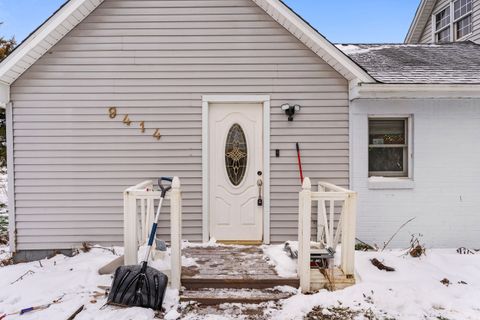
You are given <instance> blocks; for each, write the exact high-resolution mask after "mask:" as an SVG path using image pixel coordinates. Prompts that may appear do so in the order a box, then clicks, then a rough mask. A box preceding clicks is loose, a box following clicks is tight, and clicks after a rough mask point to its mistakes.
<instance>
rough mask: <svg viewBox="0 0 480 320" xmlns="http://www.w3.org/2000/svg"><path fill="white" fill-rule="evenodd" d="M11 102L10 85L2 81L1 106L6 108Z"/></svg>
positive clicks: (0, 84) (0, 86) (0, 83)
mask: <svg viewBox="0 0 480 320" xmlns="http://www.w3.org/2000/svg"><path fill="white" fill-rule="evenodd" d="M9 102H10V85H9V84H7V83H5V82H1V81H0V106H1V107H3V108H5V106H6V105H7V103H9Z"/></svg>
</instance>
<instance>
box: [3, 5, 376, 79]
mask: <svg viewBox="0 0 480 320" xmlns="http://www.w3.org/2000/svg"><path fill="white" fill-rule="evenodd" d="M103 1H104V0H70V1H69V2H67V3H66V4H65V5H64V6H63V7H62V8H61V9H60V10H58V11H57V12H56V13H55V14H54V15H53V16H52V17H50V18H49V19H48V20H47V21H46V22H45V23H44V24H43V25H42V26H40V27H39V28H38V29H37V30H36V31H35V32H33V33H32V34H31V35H30V36H29V37H28V38H27V39H26V40H25V41H24V42H22V44H21V45H20V46H19V47H18V48H17V49H16V50H15V51H14V52H13V53H12V54H11V55H10V56H9V57H8V58H7V59H5V60H4V61H2V63H0V81H3V82H5V83H7V84H12V83H13V82H15V80H16V79H18V78H19V77H20V76H21V75H22V74H23V73H24V72H25V71H26V70H28V68H30V67H31V66H32V65H33V64H34V63H35V62H36V61H38V60H39V59H40V58H41V57H42V56H43V55H44V54H45V53H46V52H48V51H49V50H50V49H51V48H52V47H53V46H54V45H55V44H57V43H58V41H60V40H61V39H62V38H63V37H64V36H65V35H66V34H67V33H68V32H70V31H71V30H72V29H73V28H75V27H76V26H77V25H78V24H79V23H80V22H81V21H83V19H84V18H85V17H87V16H88V15H89V14H90V13H91V12H92V11H93V10H95V9H96V8H97V7H98V6H99V5H100V4H101V3H102V2H103ZM253 1H254V2H255V3H256V4H257V5H259V6H260V7H261V8H262V9H263V10H264V11H265V12H266V13H267V14H269V15H270V16H271V17H272V18H273V19H275V20H276V21H277V22H278V23H280V24H281V25H282V26H284V27H285V28H286V29H287V30H288V31H290V32H291V33H292V34H293V35H294V36H295V37H296V38H297V39H298V40H299V41H301V42H302V43H304V44H305V45H306V46H307V47H309V48H310V49H311V50H312V51H313V52H314V53H316V54H317V55H318V56H320V57H321V58H322V59H323V60H324V61H325V62H327V63H328V64H329V65H330V66H331V67H332V68H334V69H335V70H337V71H338V72H339V73H340V74H342V75H343V76H344V77H345V78H346V79H347V80H349V81H359V82H366V83H375V82H376V81H375V79H374V78H372V77H371V76H370V75H369V74H368V73H367V72H366V71H365V70H364V69H362V67H361V66H359V65H358V64H357V63H355V62H354V61H353V60H352V59H350V58H349V57H348V56H347V55H345V54H344V53H343V52H342V51H340V50H339V49H338V48H336V47H335V46H334V45H333V44H332V43H331V42H329V41H328V40H327V39H326V38H325V37H323V36H322V35H321V34H320V33H319V32H318V31H317V30H316V29H315V28H313V27H312V26H311V25H309V24H308V23H307V22H306V21H305V20H303V19H302V18H301V17H300V16H299V15H297V14H296V13H295V12H294V11H293V10H292V9H291V8H289V7H288V6H287V5H285V4H284V3H283V2H282V1H281V0H253ZM80 9H83V10H82V11H81V12H80Z"/></svg>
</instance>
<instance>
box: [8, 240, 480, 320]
mask: <svg viewBox="0 0 480 320" xmlns="http://www.w3.org/2000/svg"><path fill="white" fill-rule="evenodd" d="M274 248H276V249H274ZM281 248H282V246H272V250H271V252H270V254H271V255H280V256H281V255H282V254H283V250H281ZM0 249H1V248H0ZM116 252H121V250H116ZM117 254H118V253H117ZM114 258H116V256H115V255H114V254H113V253H112V252H109V251H107V250H104V249H101V248H94V249H92V250H91V251H90V252H88V253H80V254H78V255H77V256H74V257H72V258H68V257H65V256H63V255H57V256H55V257H54V258H51V259H45V260H42V261H41V263H40V262H38V261H37V262H32V263H24V264H18V265H13V266H6V267H2V268H0V288H1V290H0V314H1V313H2V312H6V313H10V312H15V311H18V310H20V309H22V308H26V307H29V306H34V305H41V304H45V303H49V302H51V301H53V300H55V299H58V298H60V297H63V298H62V300H61V301H60V303H58V304H54V305H51V306H50V307H49V308H47V309H45V310H40V311H36V312H32V313H29V314H26V315H22V316H8V317H7V318H6V320H10V319H26V320H30V319H52V320H54V319H67V318H68V316H70V314H72V313H73V312H74V311H75V310H76V309H77V308H78V307H79V306H80V305H85V306H86V310H85V311H83V312H82V313H80V314H79V315H78V316H77V317H76V318H75V319H76V320H87V319H89V320H90V319H92V320H93V319H95V320H96V319H114V320H124V319H125V320H126V319H140V320H142V319H154V317H155V313H154V312H153V311H151V310H147V309H140V308H131V309H119V308H115V307H110V306H109V307H106V308H103V309H101V307H102V306H103V305H104V303H105V298H104V297H99V298H97V299H96V303H92V300H93V299H94V298H92V297H91V295H92V294H93V293H94V292H95V291H102V290H101V289H99V288H98V287H97V286H98V285H107V286H108V285H110V284H111V277H110V276H100V275H98V274H97V270H98V268H100V267H101V266H103V265H104V264H106V263H108V262H110V261H111V260H113V259H114ZM373 258H377V259H378V260H380V261H382V262H383V263H384V264H386V265H388V266H391V267H394V268H395V269H396V271H395V272H388V273H387V272H385V271H380V270H378V269H377V268H375V267H374V266H373V265H372V264H371V263H370V259H373ZM282 259H283V258H282ZM356 270H357V273H358V274H357V280H358V284H357V285H355V286H353V287H350V288H347V289H344V290H341V291H336V292H327V291H321V292H319V293H317V294H313V295H302V294H299V293H297V294H296V295H294V296H293V297H292V298H290V299H287V300H284V301H282V302H280V303H268V304H263V305H260V306H251V305H250V306H247V305H244V306H242V305H222V306H220V307H217V308H212V307H210V308H202V309H199V308H198V307H196V306H192V305H188V304H178V293H177V292H175V291H173V290H169V291H168V292H167V300H166V302H165V304H164V306H165V307H166V308H167V312H168V313H167V315H166V317H165V318H166V319H285V320H289V319H292V320H293V319H304V318H305V317H306V316H307V314H308V313H309V312H311V311H312V309H313V308H314V307H320V313H321V314H323V315H325V316H328V315H331V314H332V313H335V312H336V311H335V310H337V309H340V308H348V310H349V311H352V312H356V311H359V312H360V313H359V315H358V316H357V317H356V318H355V319H365V318H366V316H363V314H364V312H368V314H369V315H372V314H373V315H374V316H375V317H376V319H399V320H404V319H405V320H410V319H412V320H413V319H415V320H416V319H449V320H457V319H458V320H460V319H461V320H465V319H472V320H473V319H480V254H477V255H460V254H458V253H457V252H456V251H455V250H453V249H452V250H428V251H427V255H426V256H422V257H421V258H412V257H410V256H405V255H403V252H401V251H386V252H357V253H356ZM21 276H23V278H21ZM443 279H448V280H449V282H450V284H449V285H448V286H447V285H445V284H443V283H442V282H441V281H442V280H443ZM444 282H445V281H444ZM283 290H287V288H283ZM293 292H295V291H292V293H293ZM317 310H318V308H317ZM312 319H314V317H312ZM316 319H319V318H318V317H317V318H316ZM320 319H321V318H320ZM326 319H330V318H326ZM340 319H342V318H340ZM347 319H353V317H350V318H347ZM371 319H375V318H371Z"/></svg>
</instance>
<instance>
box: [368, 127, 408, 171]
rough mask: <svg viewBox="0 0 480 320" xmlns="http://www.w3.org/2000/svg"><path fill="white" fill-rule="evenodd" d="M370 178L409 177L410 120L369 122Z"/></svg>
mask: <svg viewBox="0 0 480 320" xmlns="http://www.w3.org/2000/svg"><path fill="white" fill-rule="evenodd" d="M368 139H369V142H368V144H369V150H368V171H369V175H370V176H385V177H408V119H406V118H397V119H370V120H369V137H368Z"/></svg>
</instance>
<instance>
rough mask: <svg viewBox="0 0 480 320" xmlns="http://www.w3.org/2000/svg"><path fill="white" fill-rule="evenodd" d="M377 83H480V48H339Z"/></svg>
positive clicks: (457, 45) (468, 45)
mask: <svg viewBox="0 0 480 320" xmlns="http://www.w3.org/2000/svg"><path fill="white" fill-rule="evenodd" d="M338 48H340V49H341V50H343V52H345V53H346V54H348V55H349V56H350V57H351V58H352V59H353V60H355V61H356V62H357V63H358V64H360V65H361V66H363V67H364V68H365V69H366V70H367V71H368V73H369V74H370V75H371V76H372V77H374V78H375V79H376V80H377V81H379V82H382V83H386V84H480V45H478V44H475V43H473V42H471V41H467V42H455V43H447V44H415V45H413V44H387V45H385V44H382V45H381V44H361V45H338Z"/></svg>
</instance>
